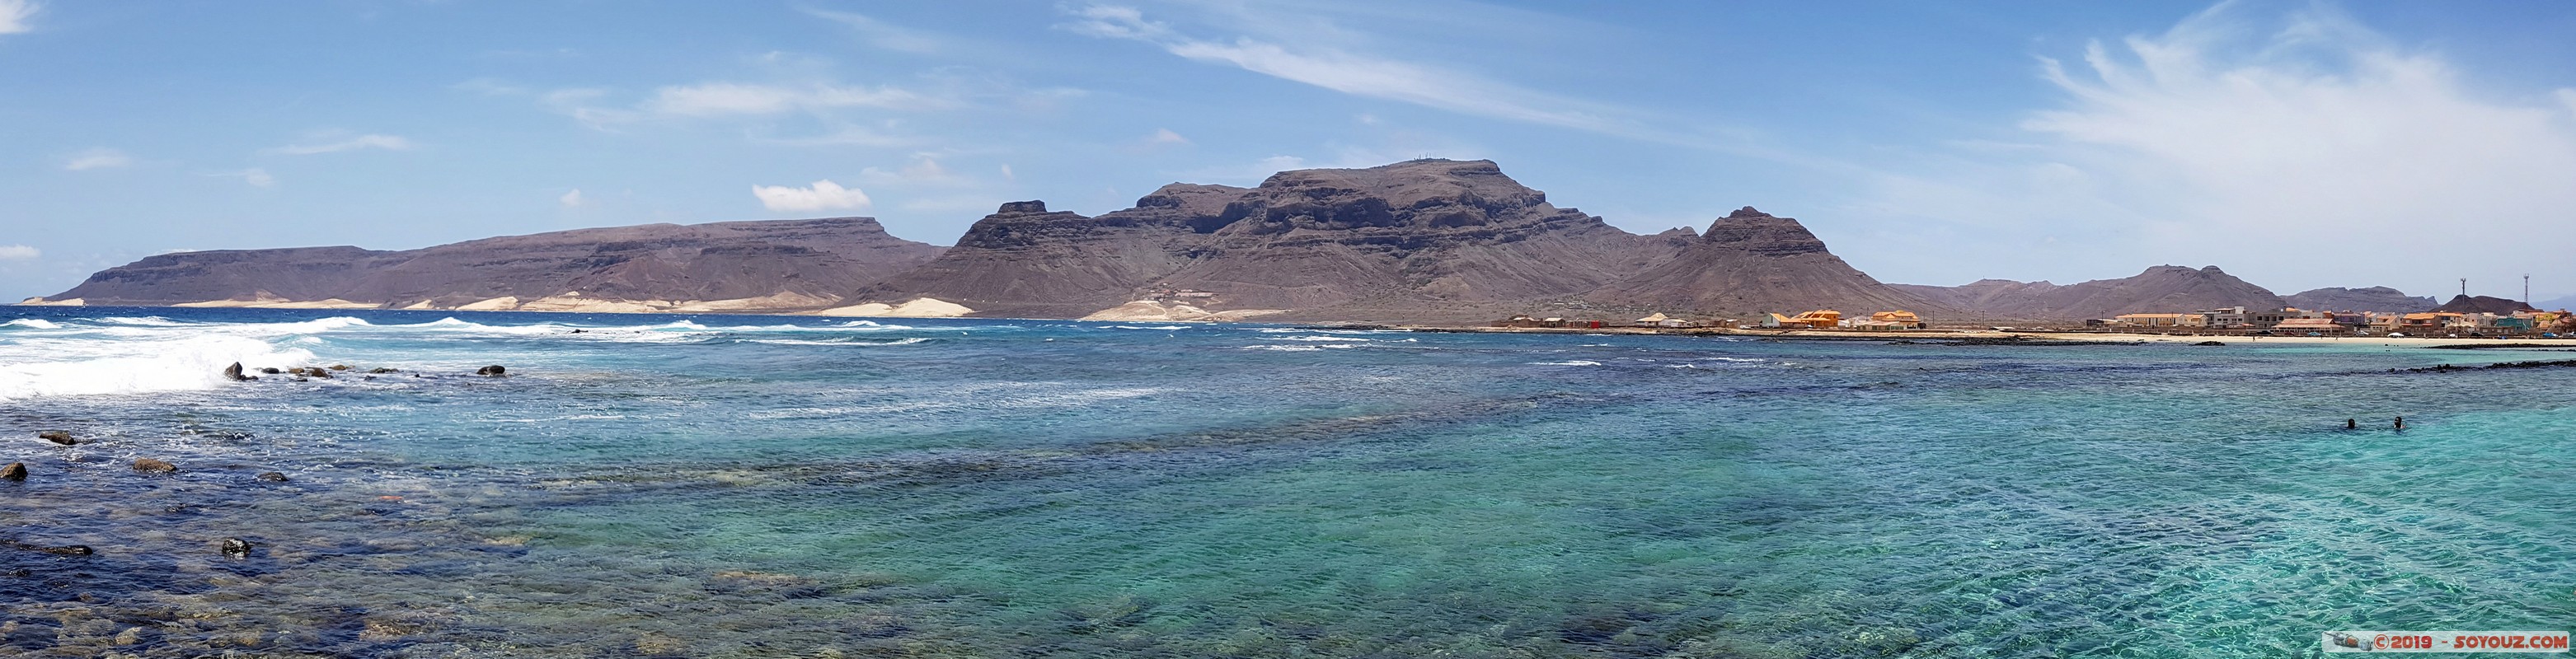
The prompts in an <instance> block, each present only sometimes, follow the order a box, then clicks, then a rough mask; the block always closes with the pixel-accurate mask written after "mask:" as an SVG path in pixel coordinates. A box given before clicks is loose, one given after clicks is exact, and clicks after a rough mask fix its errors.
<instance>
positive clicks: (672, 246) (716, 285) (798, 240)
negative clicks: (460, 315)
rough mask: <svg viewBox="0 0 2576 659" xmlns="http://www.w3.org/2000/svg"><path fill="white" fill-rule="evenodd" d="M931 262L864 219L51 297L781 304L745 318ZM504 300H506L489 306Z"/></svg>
mask: <svg viewBox="0 0 2576 659" xmlns="http://www.w3.org/2000/svg"><path fill="white" fill-rule="evenodd" d="M939 252H940V248H938V247H935V246H932V245H928V244H924V243H918V242H913V241H909V240H903V239H900V238H896V237H894V236H891V235H888V234H886V232H885V230H884V228H882V227H880V226H879V225H878V224H877V222H876V220H874V219H870V218H864V217H847V218H831V219H819V220H780V221H758V222H719V223H713V224H696V225H686V226H682V225H673V224H648V225H640V226H627V227H611V228H600V229H576V230H571V231H556V232H550V233H540V234H532V235H525V236H505V237H499V238H485V239H481V240H470V241H466V242H461V243H452V244H447V245H439V246H435V247H428V248H423V249H416V250H405V251H374V250H366V249H359V248H356V247H303V248H287V249H255V250H219V251H206V252H178V253H172V254H162V255H157V256H151V257H146V258H144V259H142V260H140V261H135V262H133V263H130V264H126V265H123V266H118V267H114V268H109V269H107V270H103V271H100V272H98V273H97V274H94V275H91V276H90V278H89V280H88V281H86V282H83V283H81V285H79V286H77V287H74V288H72V289H71V290H69V291H65V292H63V293H60V294H56V295H52V296H48V297H50V298H52V299H57V300H60V299H69V298H79V299H82V300H84V301H85V302H86V303H87V304H91V305H111V304H135V305H172V304H182V303H203V302H208V301H229V302H233V303H238V305H245V306H254V305H255V306H307V307H312V306H315V305H325V306H340V305H346V306H356V307H378V306H389V307H409V306H419V307H421V308H433V307H434V308H458V307H472V306H473V305H477V304H483V305H486V306H487V307H493V308H500V309H513V308H519V307H521V306H523V305H525V304H534V303H536V302H539V301H544V300H557V301H558V302H557V303H556V304H557V305H558V306H561V305H563V304H565V303H564V302H561V301H562V300H566V299H570V300H576V301H581V302H583V303H592V302H598V303H603V304H605V303H609V302H614V301H630V300H646V301H664V302H665V303H669V304H676V303H677V302H678V301H693V300H694V301H725V300H747V299H760V298H764V297H767V296H780V299H778V300H776V301H774V302H772V304H776V305H779V306H778V307H763V306H761V305H760V304H752V305H750V306H749V307H746V308H749V309H753V310H757V309H762V308H792V307H795V306H807V307H819V306H823V305H827V304H830V303H831V302H833V301H836V300H838V299H839V297H840V296H841V295H843V294H846V293H848V292H849V291H851V290H854V289H856V288H859V287H860V286H863V285H866V284H868V283H869V282H874V281H876V280H878V279H882V278H884V277H887V276H890V275H893V274H896V273H899V272H903V271H905V270H909V269H911V268H913V267H915V266H918V265H920V264H922V263H925V262H928V261H929V260H930V259H931V258H932V257H935V256H937V255H938V254H939ZM576 293H577V295H570V296H567V294H576ZM502 299H509V300H510V302H509V303H508V304H506V305H504V304H499V303H497V302H495V301H497V300H502ZM522 300H524V301H526V302H521V301H522ZM326 303H331V304H327V305H326ZM218 305H219V306H220V305H221V303H219V304H218ZM638 310H648V309H642V308H639V309H638Z"/></svg>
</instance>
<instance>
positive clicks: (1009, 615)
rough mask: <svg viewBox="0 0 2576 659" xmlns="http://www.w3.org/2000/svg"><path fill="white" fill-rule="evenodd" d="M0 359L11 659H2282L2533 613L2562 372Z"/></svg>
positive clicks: (2497, 623) (345, 348)
mask: <svg viewBox="0 0 2576 659" xmlns="http://www.w3.org/2000/svg"><path fill="white" fill-rule="evenodd" d="M6 313H7V314H9V315H0V323H7V324H5V325H0V409H5V411H0V431H5V436H10V437H17V438H18V439H6V440H5V441H0V446H6V447H9V448H7V449H6V454H4V455H0V460H23V461H25V462H27V464H28V466H29V468H30V471H31V473H32V476H31V477H30V478H29V480H28V481H27V482H25V483H23V484H10V483H0V491H5V492H0V496H7V497H9V498H10V500H11V502H12V505H11V506H9V507H8V508H7V509H5V510H0V522H5V524H6V527H7V528H6V530H5V533H7V534H9V536H8V537H7V538H0V539H10V538H14V539H15V540H17V541H19V542H25V543H30V544H40V545H63V544H74V543H78V544H86V545H90V546H92V547H93V548H95V550H96V552H97V553H96V554H95V555H91V556H83V557H62V556H54V555H49V554H41V553H35V552H28V551H23V550H19V551H13V550H9V549H6V548H0V573H5V574H0V602H5V603H6V605H7V611H6V613H5V614H0V615H5V617H0V642H5V645H0V647H6V648H10V649H13V650H17V651H25V652H31V653H33V652H56V653H61V654H63V655H65V656H88V655H92V654H101V653H104V652H106V651H119V650H122V651H129V652H137V653H142V652H146V651H153V652H169V653H173V654H178V655H181V656H186V655H190V654H197V653H205V652H223V651H233V652H242V653H268V654H283V655H296V654H307V655H313V656H637V655H650V654H662V655H669V656H744V657H749V656H764V657H765V656H987V657H1006V656H1008V657H1053V656H1064V657H1076V656H1171V657H1198V656H1261V657H1268V656H1278V657H1298V656H1305V657H1337V656H1375V657H1417V656H1458V657H1485V656H1527V657H1555V656H1586V657H1592V656H1625V657H1878V656H1913V657H2025V656H2098V657H2113V656H2118V657H2205V656H2284V655H2306V654H2314V653H2316V652H2317V647H2316V638H2317V632H2319V631H2321V630H2326V629H2566V628H2568V627H2569V626H2570V622H2569V621H2570V620H2571V618H2576V616H2571V613H2576V593H2571V588H2576V571H2571V568H2570V567H2568V565H2569V564H2570V562H2571V559H2576V540H2571V538H2570V536H2569V533H2568V531H2569V529H2571V528H2576V460H2571V458H2576V439H2571V438H2576V411H2571V408H2576V369H2515V370H2496V371H2462V372H2451V373H2390V372H2388V369H2391V368H2402V367H2418V366H2427V365H2432V364H2440V363H2454V364H2476V363H2485V362H2496V361H2520V360H2530V359H2558V358H2569V357H2570V356H2569V355H2565V354H2558V353H2544V352H2534V351H2512V350H2497V351H2449V350H2401V349H2387V348H2372V347H2360V346H2322V347H2294V346H2256V345H2238V346H2229V347H2223V348H2211V347H2194V346H2184V345H2149V346H2081V347H2066V346H2056V347H2005V346H1960V345H1886V344H1879V343H1813V342H1778V341H1759V340H1735V339H1717V338H1689V337H1653V336H1578V335H1490V334H1436V333H1405V332H1384V331H1349V330H1319V329H1310V328H1297V327H1286V326H1270V325H1221V326H1220V325H1180V324H1174V325H1145V324H1126V325H1120V324H1109V323H1074V322H1062V321H1004V320H914V319H902V320H895V319H880V320H877V321H875V322H865V321H850V320H845V319H815V318H780V317H747V316H696V317H676V316H623V315H600V316H582V315H552V314H464V313H443V312H442V313H409V312H362V313H351V312H340V311H330V312H294V311H274V310H180V309H32V310H29V309H21V310H13V311H8V312H6ZM10 319H20V320H10ZM574 329H581V330H583V331H582V332H580V333H574V332H573V330H574ZM232 361H242V362H243V363H245V364H246V365H248V366H250V367H252V368H254V369H256V368H258V367H261V366H276V367H290V366H300V365H329V364H349V365H353V366H356V367H358V368H357V369H353V370H351V371H344V372H341V375H340V376H339V377H336V378H333V379H330V380H328V381H306V382H297V381H294V378H292V377H291V376H267V377H264V378H263V379H261V380H259V381H256V382H245V383H229V382H223V381H220V380H219V379H217V378H214V377H213V376H212V371H213V369H218V368H220V367H221V366H222V365H223V364H226V363H230V362H232ZM484 364H502V365H507V366H508V367H509V369H510V372H511V376H510V377H506V378H498V379H495V378H479V377H474V376H472V375H470V373H471V372H472V371H473V369H474V368H475V367H478V366H481V365H484ZM375 367H389V368H395V369H400V370H399V372H393V373H385V374H380V375H376V376H375V378H374V379H362V378H363V377H364V376H363V372H364V371H365V370H367V369H370V368H375ZM414 375H420V376H426V377H413V376H414ZM2398 415H2404V416H2406V417H2407V418H2408V420H2409V422H2410V425H2411V426H2412V427H2411V428H2410V429H2409V430H2406V431H2404V432H2402V433H2401V432H2395V431H2391V430H2387V429H2385V426H2386V425H2387V420H2388V418H2389V417H2393V416H2398ZM2346 418H2359V419H2362V421H2363V423H2364V424H2365V425H2366V426H2367V427H2366V429H2364V430H2360V431H2346V430H2343V429H2342V428H2341V426H2342V423H2343V420H2344V419H2346ZM42 429H65V430H70V431H72V432H74V433H75V434H76V435H78V436H80V437H83V438H88V439H94V440H95V442H94V443H89V444H83V445H80V446H76V447H68V448H66V447H58V446H54V445H52V444H50V443H45V442H41V441H37V440H35V439H34V438H33V433H34V431H36V430H42ZM147 456H148V457H156V458H161V459H166V460H169V461H171V462H174V463H177V464H179V465H180V466H181V471H180V472H179V473H177V474H174V475H167V476H147V475H141V474H137V473H134V472H133V471H131V470H130V469H128V468H127V465H128V463H130V462H131V461H132V459H134V458H136V457H147ZM271 470H274V471H280V472H283V473H285V474H287V475H288V476H289V477H290V478H291V479H292V480H291V481H290V482H287V483H267V482H262V481H259V480H257V479H255V478H252V474H255V473H258V472H261V471H271ZM226 537H242V538H246V539H250V540H252V541H253V542H254V543H256V545H257V549H256V550H255V551H254V552H253V554H252V555H251V556H249V557H247V558H240V559H233V558H226V557H225V556H223V555H222V554H221V553H220V552H219V551H217V550H216V543H217V542H219V541H220V540H221V539H222V538H226ZM129 630H134V631H129Z"/></svg>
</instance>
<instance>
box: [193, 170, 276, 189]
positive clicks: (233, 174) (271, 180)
mask: <svg viewBox="0 0 2576 659" xmlns="http://www.w3.org/2000/svg"><path fill="white" fill-rule="evenodd" d="M206 175H207V176H217V177H223V178H237V179H241V180H242V182H243V183H248V184H251V185H252V186H254V187H262V188H265V187H269V186H273V185H277V177H274V176H269V175H268V170H265V169H260V168H257V167H252V168H250V169H243V170H236V171H229V172H213V173H210V174H206Z"/></svg>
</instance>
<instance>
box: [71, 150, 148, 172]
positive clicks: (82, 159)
mask: <svg viewBox="0 0 2576 659" xmlns="http://www.w3.org/2000/svg"><path fill="white" fill-rule="evenodd" d="M131 164H134V158H133V157H131V156H127V155H125V152H122V151H118V150H115V149H90V150H88V151H82V152H80V153H79V154H77V155H74V156H72V158H71V160H70V161H68V162H65V163H63V169H68V170H71V171H75V172H79V171H88V170H92V169H108V168H112V167H124V166H126V165H131Z"/></svg>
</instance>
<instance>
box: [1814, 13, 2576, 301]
mask: <svg viewBox="0 0 2576 659" xmlns="http://www.w3.org/2000/svg"><path fill="white" fill-rule="evenodd" d="M2248 11H2251V10H2247V9H2245V8H2243V7H2240V6H2236V5H2232V4H2222V5H2219V6H2218V7H2217V8H2214V9H2211V10H2209V11H2206V12H2203V13H2202V14H2200V15H2197V16H2194V17H2193V18H2191V19H2189V20H2186V21H2184V22H2182V23H2181V24H2179V25H2177V26H2176V27H2174V28H2173V29H2172V30H2170V31H2168V32H2166V33H2164V34H2162V35H2157V36H2139V37H2131V38H2129V39H2126V40H2124V41H2123V42H2121V43H2120V45H2119V47H2118V48H2113V47H2108V46H2105V45H2103V44H2099V43H2096V44H2093V45H2092V47H2091V48H2089V49H2087V51H2086V53H2085V55H2084V60H2083V63H2082V64H2081V65H2080V66H2067V65H2065V64H2062V63H2059V62H2056V61H2046V62H2043V67H2042V68H2043V73H2044V76H2043V78H2044V80H2045V81H2046V82H2047V83H2048V84H2051V85H2053V86H2055V87H2056V88H2058V89H2059V90H2061V91H2063V92H2064V93H2065V94H2066V102H2065V104H2064V105H2063V106H2061V107H2058V108H2054V109H2049V110H2046V111H2040V112H2036V113H2034V114H2031V115H2029V116H2028V117H2027V119H2026V120H2024V121H2022V122H2021V123H2020V125H2019V127H2020V128H2021V129H2023V130H2025V131H2027V133H2026V134H2027V135H2028V136H2029V137H2031V138H2032V140H2031V142H2030V143H2028V144H2024V145H2015V146H2011V147H2007V148H1997V147H1995V146H1994V145H1984V144H1979V145H1968V146H1963V147H1961V148H1960V149H1959V150H1958V152H1957V153H1954V154H1952V155H1951V156H1950V157H1949V158H1945V159H1943V161H1941V162H1937V163H1930V164H1927V165H1925V166H1920V167H1917V172H1918V173H1912V174H1901V175H1894V176H1889V177H1886V178H1885V179H1883V180H1881V181H1880V182H1879V185H1880V194H1881V196H1880V198H1878V199H1876V200H1874V201H1873V202H1872V203H1873V204H1881V205H1882V206H1880V208H1879V210H1882V211H1887V212H1891V213H1899V214H1913V215H1917V216H1922V217H1929V218H1937V219H1941V220H1947V221H1948V222H1949V223H1950V224H1952V225H1954V226H1957V227H1967V228H1973V229H1975V230H1973V231H1969V232H1967V235H1968V236H1971V237H1973V236H1975V235H1979V234H1984V235H1992V236H1994V237H1996V238H1997V239H1998V240H1994V241H1990V242H1995V243H2013V242H2015V241H2018V240H2020V239H2021V238H2022V237H2032V236H2055V237H2057V238H2059V241H2058V243H2057V246H2056V247H2052V248H2050V249H2053V250H2059V252H2058V255H2057V256H2054V257H2050V258H2054V259H2055V261H2056V262H2057V263H2056V265H2057V266H2058V267H2062V268H2066V269H2069V270H2078V271H2079V272H2084V273H2085V274H2086V276H2101V275H2111V276H2118V275H2125V274H2129V272H2116V273H2113V272H2104V271H2102V270H2089V271H2088V270H2081V268H2086V267H2088V266H2087V264H2092V265H2090V266H2089V267H2091V268H2102V267H2106V266H2103V265H2100V264H2102V263H2110V262H2116V263H2118V265H2114V266H2107V267H2109V268H2111V269H2113V270H2128V271H2134V270H2135V269H2137V268H2141V267H2143V266H2146V265H2150V264H2153V263H2160V262H2171V263H2189V264H2203V263H2219V264H2222V265H2223V266H2224V267H2226V268H2227V269H2228V270H2229V272H2231V273H2235V274H2239V275H2242V276H2245V277H2246V278H2247V279H2250V280H2254V281H2255V282H2256V283H2260V284H2264V285H2266V286H2272V287H2276V288H2283V289H2286V290H2283V291H2281V292H2285V293H2286V292H2293V291H2296V290H2302V289H2305V288H2310V287H2315V286H2328V285H2337V286H2365V285H2382V284H2384V285H2394V286H2398V287H2399V288H2402V289H2405V290H2408V291H2410V292H2416V293H2432V292H2437V291H2439V290H2441V289H2443V288H2446V287H2445V286H2442V285H2441V283H2442V282H2445V281H2448V280H2449V279H2450V278H2453V277H2456V276H2460V275H2467V276H2469V277H2471V278H2472V279H2473V280H2477V279H2481V278H2483V279H2487V280H2490V281H2505V280H2508V279H2511V278H2512V277H2513V276H2514V275H2518V274H2519V273H2520V272H2521V271H2522V270H2523V269H2526V268H2532V267H2534V266H2537V267H2539V268H2541V269H2544V270H2547V269H2557V270H2558V271H2559V272H2560V274H2561V276H2576V272H2568V271H2567V270H2566V267H2565V266H2564V265H2561V264H2564V263H2566V261H2564V259H2563V258H2562V257H2561V255H2559V254H2557V253H2556V249H2557V247H2556V246H2563V245H2566V244H2569V243H2570V242H2576V223H2570V222H2567V221H2565V219H2564V218H2565V215H2566V212H2567V211H2566V209H2568V208H2576V186H2570V185H2567V182H2568V181H2571V180H2576V106H2571V105H2570V104H2569V101H2568V99H2570V98H2576V92H2571V91H2569V90H2564V89H2560V90H2547V89H2543V90H2525V91H2523V92H2520V93H2514V92H2510V91H2502V90H2493V89H2472V88H2471V86H2470V85H2469V84H2468V83H2467V82H2464V78H2465V76H2462V75H2461V74H2460V73H2459V71H2458V70H2457V68H2456V66H2455V65H2454V64H2453V63H2452V62H2451V61H2449V60H2448V59H2446V58H2445V57H2443V56H2442V55H2440V54H2438V53H2433V52H2426V51H2419V50H2410V49H2406V48H2402V47H2399V46H2397V45H2393V44H2391V43H2390V42H2389V41H2388V40H2387V39H2385V38H2384V37H2381V36H2379V35H2377V34H2375V33H2373V32H2371V31H2370V30H2368V29H2367V28H2365V27H2363V26H2361V25H2359V24H2357V23H2355V22H2353V21H2352V20H2351V19H2349V18H2347V17H2345V16H2342V15H2340V14H2338V13H2335V12H2334V11H2333V10H2332V9H2331V7H2330V6H2326V5H2316V6H2311V7H2309V8H2308V9H2306V10H2304V11H2299V12H2296V13H2292V14H2289V15H2287V16H2286V17H2284V16H2272V17H2249V16H2245V15H2244V14H2245V13H2246V12H2248ZM2514 99H2522V100H2514ZM1855 260H1859V259H1855ZM1961 260H1970V261H1973V260H1975V259H1974V258H1973V257H1969V256H1964V255H1963V256H1962V257H1961ZM2065 271H2066V270H2059V272H2065ZM2406 277H2411V278H2409V279H2403V280H2402V281H2397V280H2394V279H2396V278H2406ZM1962 280H1963V281H1964V278H1963V279H1962Z"/></svg>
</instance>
